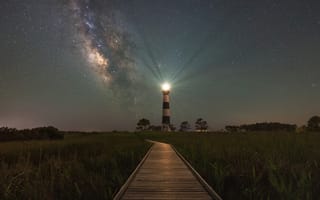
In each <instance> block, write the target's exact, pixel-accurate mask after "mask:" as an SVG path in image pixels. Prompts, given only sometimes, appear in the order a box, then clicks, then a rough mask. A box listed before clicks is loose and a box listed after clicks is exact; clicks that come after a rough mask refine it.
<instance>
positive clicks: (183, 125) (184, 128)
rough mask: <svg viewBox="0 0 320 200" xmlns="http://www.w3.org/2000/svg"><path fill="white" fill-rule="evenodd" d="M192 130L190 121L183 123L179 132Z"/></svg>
mask: <svg viewBox="0 0 320 200" xmlns="http://www.w3.org/2000/svg"><path fill="white" fill-rule="evenodd" d="M190 129H191V126H190V124H189V122H188V121H183V122H181V124H180V129H179V131H181V132H188V131H189V130H190Z"/></svg>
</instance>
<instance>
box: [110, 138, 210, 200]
mask: <svg viewBox="0 0 320 200" xmlns="http://www.w3.org/2000/svg"><path fill="white" fill-rule="evenodd" d="M192 170H193V169H192V168H190V167H188V166H187V165H186V163H185V162H184V161H183V160H182V159H181V158H180V157H179V156H178V155H177V153H176V152H175V150H174V149H173V148H172V147H171V146H170V145H169V144H165V143H159V142H155V143H154V145H153V146H152V148H151V149H150V151H149V152H148V154H147V155H146V157H145V158H144V160H143V161H142V162H141V164H140V165H139V166H138V168H137V169H136V171H135V172H134V174H133V175H132V176H131V177H130V178H129V179H128V181H127V183H126V184H125V186H124V187H125V188H122V191H121V194H119V193H118V195H117V196H116V197H115V199H124V200H125V199H212V197H211V196H210V194H209V193H208V191H207V189H205V187H204V186H203V183H202V184H201V183H200V182H199V178H197V177H196V175H197V174H195V173H193V171H192ZM205 184H206V183H205Z"/></svg>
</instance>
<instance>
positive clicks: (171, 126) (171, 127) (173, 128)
mask: <svg viewBox="0 0 320 200" xmlns="http://www.w3.org/2000/svg"><path fill="white" fill-rule="evenodd" d="M169 127H170V130H171V131H172V132H174V131H175V130H176V127H175V126H174V125H173V124H170V125H169Z"/></svg>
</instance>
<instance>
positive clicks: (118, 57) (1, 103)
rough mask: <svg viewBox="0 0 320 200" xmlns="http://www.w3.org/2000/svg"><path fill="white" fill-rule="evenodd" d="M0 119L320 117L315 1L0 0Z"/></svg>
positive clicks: (127, 121) (32, 123)
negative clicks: (168, 87)
mask: <svg viewBox="0 0 320 200" xmlns="http://www.w3.org/2000/svg"><path fill="white" fill-rule="evenodd" d="M0 27H1V31H0V40H1V43H0V126H9V127H16V128H30V127H36V126H47V125H53V126H56V127H57V128H59V129H63V130H85V131H89V130H113V129H117V130H133V129H134V128H135V125H136V123H137V121H138V119H140V118H142V117H145V118H148V119H150V121H151V123H152V124H156V125H159V124H160V123H161V117H162V116H161V115H162V111H161V108H162V98H161V95H162V94H161V89H160V85H161V83H162V82H164V81H168V82H170V83H171V84H172V92H171V113H172V123H174V124H175V125H179V124H180V123H181V121H184V120H188V121H189V122H190V123H191V124H193V123H194V121H195V120H196V118H198V117H202V118H204V119H205V120H207V121H208V123H209V127H210V129H211V130H217V129H221V128H223V127H224V126H225V125H231V124H242V123H253V122H275V121H277V122H284V123H297V124H298V125H302V124H305V123H306V121H307V120H308V118H310V117H311V116H312V115H316V114H319V113H320V107H319V105H320V104H319V102H320V3H319V2H318V1H316V0H314V1H311V0H259V1H256V0H241V1H239V0H201V1H200V0H161V1H160V0H158V1H153V0H152V1H151V0H41V1H39V0H25V1H22V0H10V1H1V3H0Z"/></svg>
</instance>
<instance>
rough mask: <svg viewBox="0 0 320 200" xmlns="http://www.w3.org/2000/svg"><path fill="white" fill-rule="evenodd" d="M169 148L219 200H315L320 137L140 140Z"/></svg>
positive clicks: (200, 136)
mask: <svg viewBox="0 0 320 200" xmlns="http://www.w3.org/2000/svg"><path fill="white" fill-rule="evenodd" d="M142 136H143V137H145V138H150V139H154V140H158V141H164V142H168V143H171V144H173V145H174V146H175V147H176V148H177V149H178V151H179V152H180V153H182V154H183V155H184V156H185V158H186V159H187V160H189V161H190V162H191V164H192V165H193V166H194V167H195V169H196V170H197V171H198V172H199V173H200V174H201V175H202V176H203V177H204V178H205V179H206V180H207V182H208V183H209V184H210V185H211V186H212V187H213V188H214V189H215V190H216V191H217V192H218V193H219V194H221V196H222V197H223V199H306V200H308V199H318V194H319V191H320V183H319V180H320V148H319V147H320V134H311V133H309V134H296V133H247V134H240V133H238V134H218V133H216V134H214V133H212V134H199V133H170V134H161V133H160V134H143V135H142Z"/></svg>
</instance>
